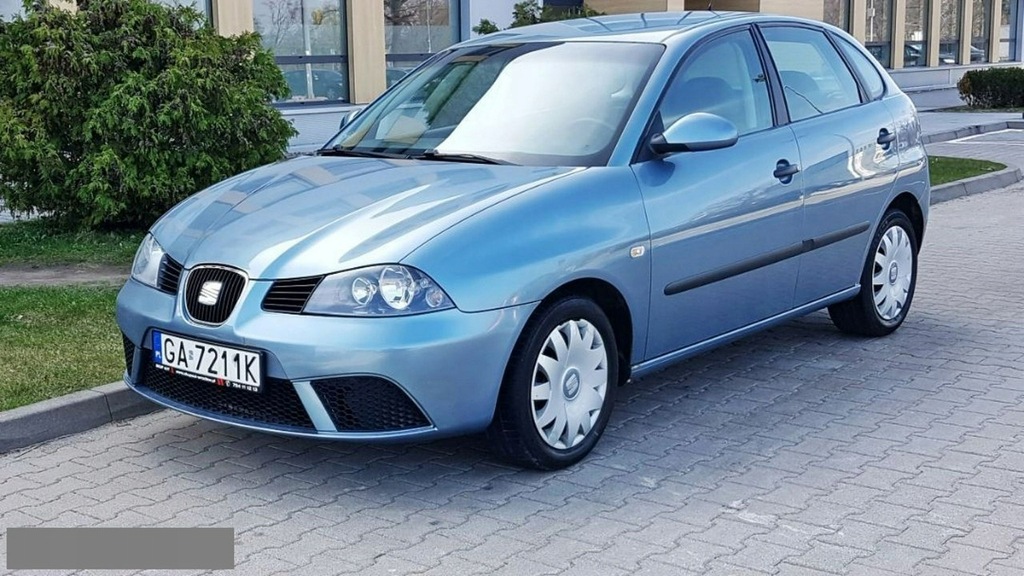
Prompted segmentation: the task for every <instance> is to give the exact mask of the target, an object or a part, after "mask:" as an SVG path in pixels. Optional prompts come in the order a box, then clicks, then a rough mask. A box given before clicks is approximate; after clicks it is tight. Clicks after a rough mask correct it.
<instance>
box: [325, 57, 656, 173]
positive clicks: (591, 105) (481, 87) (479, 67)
mask: <svg viewBox="0 0 1024 576" xmlns="http://www.w3.org/2000/svg"><path fill="white" fill-rule="evenodd" d="M662 49H663V47H662V46H660V45H656V44H627V43H610V42H565V43H550V42H548V43H525V44H513V45H487V46H475V47H468V48H462V49H455V50H451V51H449V52H447V53H443V54H440V55H438V57H436V58H435V59H434V60H433V61H431V62H429V63H427V64H425V65H424V66H423V67H421V68H420V69H418V70H417V71H415V72H413V73H412V74H410V75H409V76H408V77H407V78H405V79H404V80H403V81H402V82H401V83H399V84H398V85H397V86H395V87H394V89H392V90H391V91H389V92H388V93H387V94H385V95H384V97H383V98H381V99H380V100H378V101H377V102H376V103H374V104H373V105H372V106H370V107H369V108H367V109H366V110H365V111H363V112H362V113H360V114H359V115H358V116H357V117H356V119H355V120H354V121H353V122H352V123H351V124H350V125H348V126H346V127H345V128H344V129H343V130H342V131H341V132H340V133H339V134H338V135H337V136H335V137H334V139H333V140H332V141H331V142H330V143H328V145H327V147H326V148H325V149H330V148H337V149H339V150H349V151H352V152H356V153H377V154H395V155H401V156H406V157H423V158H426V159H441V158H443V157H444V156H446V155H474V156H477V157H484V158H488V159H494V160H497V161H501V162H510V163H515V164H527V165H563V166H597V165H601V164H604V163H606V162H607V160H608V157H609V155H610V154H611V151H612V148H613V147H614V145H615V142H616V140H617V139H618V136H619V133H620V131H621V130H622V127H623V125H624V124H625V122H626V119H627V118H628V116H629V112H630V111H631V110H632V109H633V105H634V103H635V102H636V99H637V97H638V96H639V92H640V91H641V90H642V87H643V85H644V83H645V82H646V80H647V76H648V75H649V74H650V71H651V69H652V68H653V66H654V63H655V62H656V61H657V59H658V57H659V56H660V55H661V52H662Z"/></svg>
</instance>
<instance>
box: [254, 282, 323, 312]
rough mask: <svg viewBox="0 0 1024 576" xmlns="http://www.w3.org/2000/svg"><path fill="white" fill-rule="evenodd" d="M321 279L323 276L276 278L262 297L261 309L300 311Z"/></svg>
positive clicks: (268, 310)
mask: <svg viewBox="0 0 1024 576" xmlns="http://www.w3.org/2000/svg"><path fill="white" fill-rule="evenodd" d="M321 280H323V276H314V277H312V278H295V279H292V280H278V281H277V282H274V284H273V285H272V286H271V287H270V290H269V291H268V292H267V295H266V296H265V297H264V298H263V309H264V310H266V311H267V312H285V313H288V314H298V313H300V312H302V309H303V308H304V307H305V306H306V302H308V301H309V297H310V296H312V295H313V291H314V290H316V287H317V286H318V285H320V281H321Z"/></svg>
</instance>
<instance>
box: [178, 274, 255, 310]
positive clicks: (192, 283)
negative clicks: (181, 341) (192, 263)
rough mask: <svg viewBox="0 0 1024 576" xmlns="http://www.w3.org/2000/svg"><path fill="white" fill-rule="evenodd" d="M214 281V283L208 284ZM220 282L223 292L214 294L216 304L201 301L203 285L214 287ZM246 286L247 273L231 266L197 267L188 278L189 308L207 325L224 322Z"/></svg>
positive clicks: (187, 294)
mask: <svg viewBox="0 0 1024 576" xmlns="http://www.w3.org/2000/svg"><path fill="white" fill-rule="evenodd" d="M208 283H211V284H208ZM212 283H219V284H220V289H219V291H214V292H216V293H215V294H213V302H212V303H204V302H200V296H201V295H203V296H209V295H210V294H209V293H204V291H203V287H204V286H207V288H212V287H213V286H215V285H216V284H212ZM244 288H245V276H242V275H241V274H240V273H238V272H235V271H234V270H228V269H227V268H212V267H202V266H201V267H197V268H193V269H192V271H191V272H189V274H188V279H187V280H186V281H185V309H186V310H188V314H189V316H191V317H192V318H193V319H194V320H198V321H200V322H205V323H207V324H223V323H224V321H225V320H227V319H228V316H231V311H232V310H234V309H235V304H237V303H238V298H239V297H240V296H241V295H242V289H244Z"/></svg>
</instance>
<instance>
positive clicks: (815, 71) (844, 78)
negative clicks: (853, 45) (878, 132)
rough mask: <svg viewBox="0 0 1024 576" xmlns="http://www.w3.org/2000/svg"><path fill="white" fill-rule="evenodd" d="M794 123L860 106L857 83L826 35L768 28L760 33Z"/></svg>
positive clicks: (792, 29)
mask: <svg viewBox="0 0 1024 576" xmlns="http://www.w3.org/2000/svg"><path fill="white" fill-rule="evenodd" d="M763 33H764V38H765V40H766V41H767V42H768V50H769V52H771V55H772V60H773V61H774V62H775V67H776V68H777V69H778V70H779V77H780V78H781V79H782V86H783V90H784V92H785V95H786V107H787V108H788V109H789V117H790V119H791V120H793V121H797V120H803V119H805V118H812V117H814V116H818V115H820V114H827V113H829V112H832V111H835V110H842V109H843V108H849V107H851V106H856V105H858V104H860V93H859V92H858V91H857V81H856V80H854V78H853V74H852V73H851V72H850V69H849V68H847V67H846V63H845V62H843V59H842V58H841V57H840V56H839V53H838V52H836V50H835V48H834V47H833V46H832V43H831V42H829V41H828V38H827V37H826V36H825V33H824V32H822V31H820V30H812V29H810V28H796V27H784V26H771V27H766V28H764V30H763Z"/></svg>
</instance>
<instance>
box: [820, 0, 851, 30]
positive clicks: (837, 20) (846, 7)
mask: <svg viewBox="0 0 1024 576" xmlns="http://www.w3.org/2000/svg"><path fill="white" fill-rule="evenodd" d="M824 2H825V5H824V7H823V12H822V14H823V18H822V19H823V20H824V21H825V22H828V23H829V24H831V25H833V26H835V27H837V28H842V29H843V30H849V29H850V0H824Z"/></svg>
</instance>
